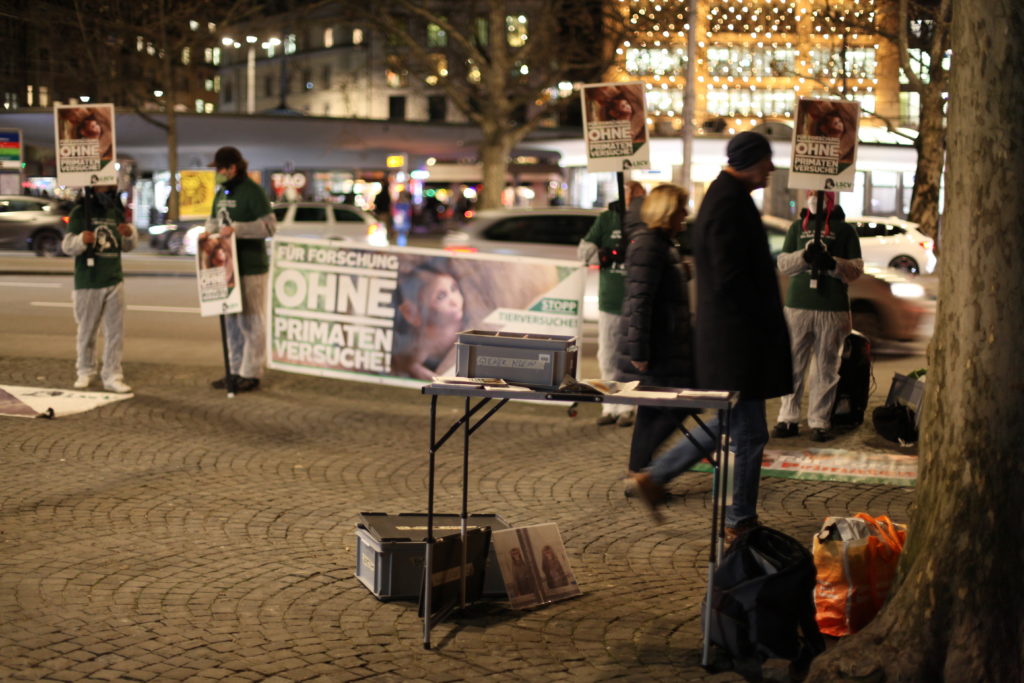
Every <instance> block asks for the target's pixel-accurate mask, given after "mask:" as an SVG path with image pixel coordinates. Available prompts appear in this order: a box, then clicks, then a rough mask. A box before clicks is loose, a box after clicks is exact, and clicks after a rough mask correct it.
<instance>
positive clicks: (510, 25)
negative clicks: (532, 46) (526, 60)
mask: <svg viewBox="0 0 1024 683" xmlns="http://www.w3.org/2000/svg"><path fill="white" fill-rule="evenodd" d="M505 29H506V30H507V31H508V34H507V36H508V44H509V45H511V46H512V47H522V46H523V45H526V39H527V38H528V37H529V36H528V34H527V30H526V17H525V16H523V15H522V14H520V15H518V16H515V17H505Z"/></svg>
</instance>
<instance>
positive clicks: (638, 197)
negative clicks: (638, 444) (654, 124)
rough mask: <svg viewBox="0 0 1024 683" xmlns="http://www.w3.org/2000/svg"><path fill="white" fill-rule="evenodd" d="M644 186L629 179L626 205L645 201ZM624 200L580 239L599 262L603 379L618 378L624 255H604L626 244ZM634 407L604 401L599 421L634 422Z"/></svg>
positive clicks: (584, 254) (582, 253)
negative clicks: (615, 360)
mask: <svg viewBox="0 0 1024 683" xmlns="http://www.w3.org/2000/svg"><path fill="white" fill-rule="evenodd" d="M644 194H645V192H644V186H643V185H641V184H640V183H638V182H636V181H631V182H629V183H626V187H625V195H626V196H625V201H626V204H625V206H626V207H630V206H632V203H633V202H638V205H639V204H642V203H643V198H644ZM621 207H622V203H621V202H620V201H614V202H612V203H611V204H609V205H608V208H607V209H606V210H605V211H602V212H601V213H600V215H598V217H597V219H596V220H595V221H594V224H593V225H592V226H591V227H590V231H589V232H587V234H586V235H585V236H584V237H583V239H582V240H580V244H579V247H578V251H577V253H578V254H579V258H580V260H581V261H583V262H584V263H586V264H587V265H595V264H596V265H599V266H600V268H601V270H600V273H599V275H598V293H597V306H598V314H597V365H598V367H599V368H600V369H601V377H602V378H603V379H615V378H616V377H617V373H616V370H615V362H614V358H615V350H616V348H618V346H619V332H620V329H619V328H620V324H619V319H620V316H621V315H622V297H623V293H624V291H625V287H626V262H625V255H624V254H619V259H615V258H602V257H603V256H604V257H607V256H608V255H610V254H611V253H612V252H620V251H622V248H623V246H624V243H623V241H622V219H621V215H622V214H621V211H620V209H621ZM633 415H634V410H633V408H632V406H626V405H621V404H619V405H616V404H611V403H602V404H601V415H600V417H598V418H597V424H599V425H610V424H615V423H618V424H619V426H620V427H629V426H630V425H632V424H633Z"/></svg>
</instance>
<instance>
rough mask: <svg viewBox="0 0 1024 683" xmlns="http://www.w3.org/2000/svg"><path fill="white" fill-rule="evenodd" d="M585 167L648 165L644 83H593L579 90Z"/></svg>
mask: <svg viewBox="0 0 1024 683" xmlns="http://www.w3.org/2000/svg"><path fill="white" fill-rule="evenodd" d="M580 96H581V98H582V104H583V139H584V141H585V143H586V146H587V170H588V171H590V172H592V173H599V172H603V171H628V170H631V169H646V168H650V167H651V143H650V139H649V138H648V135H647V111H646V106H645V95H644V84H643V83H641V82H639V81H637V82H629V83H593V84H590V85H585V86H583V89H582V90H581V91H580Z"/></svg>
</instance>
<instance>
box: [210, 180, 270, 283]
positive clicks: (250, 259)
mask: <svg viewBox="0 0 1024 683" xmlns="http://www.w3.org/2000/svg"><path fill="white" fill-rule="evenodd" d="M221 211H225V212H226V213H227V215H228V217H229V218H230V219H231V223H232V224H235V223H253V222H256V221H259V220H260V219H263V218H265V217H266V216H267V215H268V214H270V201H269V200H268V199H267V195H266V193H265V192H264V191H263V188H262V187H260V186H259V185H257V184H256V183H255V182H253V180H252V178H249V177H248V176H246V177H245V178H243V179H242V181H241V182H239V183H238V184H237V185H231V186H228V187H224V186H223V185H222V186H221V187H219V188H217V195H216V196H215V197H214V198H213V211H212V212H211V213H210V216H211V217H213V218H214V219H217V221H218V225H220V224H222V222H221V218H220V216H221ZM266 237H270V235H269V234H268V235H266ZM236 239H237V243H238V271H239V272H240V273H241V274H242V275H259V274H261V273H265V272H267V271H268V270H270V258H269V257H268V255H267V245H266V241H265V238H264V237H257V238H245V239H242V238H241V237H237V238H236Z"/></svg>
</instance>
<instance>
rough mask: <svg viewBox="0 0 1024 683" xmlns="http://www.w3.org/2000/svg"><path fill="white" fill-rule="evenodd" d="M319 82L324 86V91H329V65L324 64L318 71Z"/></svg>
mask: <svg viewBox="0 0 1024 683" xmlns="http://www.w3.org/2000/svg"><path fill="white" fill-rule="evenodd" d="M320 81H321V82H322V83H323V84H324V88H325V89H330V87H331V65H330V64H324V65H323V67H322V68H321V69H320Z"/></svg>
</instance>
